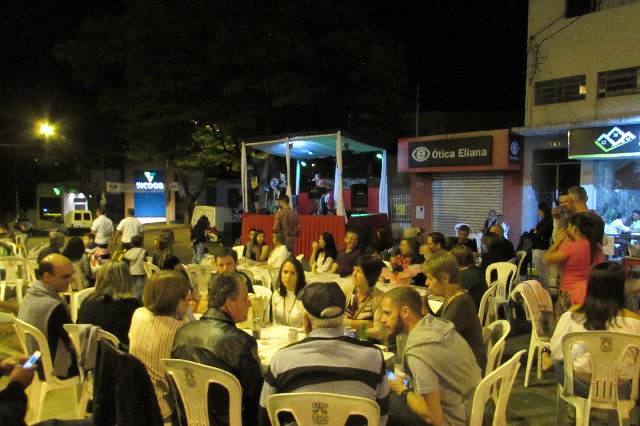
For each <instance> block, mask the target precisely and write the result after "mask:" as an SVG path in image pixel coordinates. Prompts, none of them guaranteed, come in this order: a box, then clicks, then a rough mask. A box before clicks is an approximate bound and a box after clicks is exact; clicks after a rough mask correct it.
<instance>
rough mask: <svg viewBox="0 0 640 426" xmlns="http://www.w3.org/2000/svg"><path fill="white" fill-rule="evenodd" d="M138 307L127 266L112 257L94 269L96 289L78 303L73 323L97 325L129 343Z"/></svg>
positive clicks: (123, 341) (121, 340)
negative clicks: (131, 327)
mask: <svg viewBox="0 0 640 426" xmlns="http://www.w3.org/2000/svg"><path fill="white" fill-rule="evenodd" d="M140 306H141V304H140V302H139V301H138V299H136V296H135V289H134V285H133V279H132V278H131V274H130V273H129V267H128V266H127V264H126V263H124V262H123V261H121V260H112V261H110V262H109V263H107V264H105V265H103V266H102V267H101V268H100V269H98V271H97V272H96V291H94V292H93V293H92V294H91V295H89V297H87V298H86V299H85V300H84V302H82V305H80V310H79V311H78V320H77V321H76V322H77V323H78V324H93V325H97V326H98V327H100V328H102V329H103V330H106V331H108V332H109V333H111V334H113V335H114V336H116V337H117V338H118V340H120V342H122V343H124V344H127V345H128V344H129V328H130V326H131V317H132V316H133V313H134V312H135V310H136V309H138V308H139V307H140Z"/></svg>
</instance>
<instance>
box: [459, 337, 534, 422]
mask: <svg viewBox="0 0 640 426" xmlns="http://www.w3.org/2000/svg"><path fill="white" fill-rule="evenodd" d="M525 352H526V351H525V350H524V349H523V350H521V351H519V352H517V353H516V354H515V355H514V356H513V357H512V358H511V359H510V360H509V361H507V362H505V363H504V364H502V365H501V366H500V367H498V369H497V370H495V371H493V372H492V373H491V374H488V375H487V376H485V378H484V379H482V380H481V381H480V383H479V384H478V386H477V387H476V391H475V393H474V395H473V405H472V409H471V418H470V419H469V426H482V424H483V420H484V409H485V406H486V404H487V401H489V399H490V398H492V397H493V395H492V392H493V391H497V399H496V407H495V410H494V413H493V421H492V422H491V424H492V425H493V426H506V425H507V415H506V411H507V404H508V403H509V396H511V389H512V388H513V382H514V381H515V380H516V376H517V374H518V370H519V369H520V358H521V357H522V354H523V353H525Z"/></svg>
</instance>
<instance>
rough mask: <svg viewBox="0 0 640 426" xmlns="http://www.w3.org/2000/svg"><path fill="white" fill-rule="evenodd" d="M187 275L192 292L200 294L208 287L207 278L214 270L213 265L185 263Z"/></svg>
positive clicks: (209, 277)
mask: <svg viewBox="0 0 640 426" xmlns="http://www.w3.org/2000/svg"><path fill="white" fill-rule="evenodd" d="M186 269H187V276H188V277H189V281H191V287H193V294H197V295H202V294H204V293H205V292H206V291H207V290H208V288H209V280H211V276H212V275H213V274H214V273H215V272H216V266H215V265H205V264H199V265H187V268H186Z"/></svg>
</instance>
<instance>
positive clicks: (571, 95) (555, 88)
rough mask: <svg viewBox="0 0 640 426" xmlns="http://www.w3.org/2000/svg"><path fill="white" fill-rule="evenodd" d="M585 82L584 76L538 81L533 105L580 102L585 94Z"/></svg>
mask: <svg viewBox="0 0 640 426" xmlns="http://www.w3.org/2000/svg"><path fill="white" fill-rule="evenodd" d="M586 81H587V80H586V76H584V75H575V76H572V77H564V78H556V79H554V80H545V81H538V82H536V84H535V104H536V105H548V104H558V103H562V102H572V101H581V100H583V99H584V98H585V96H586V93H587V90H586Z"/></svg>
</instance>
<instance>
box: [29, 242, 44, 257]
mask: <svg viewBox="0 0 640 426" xmlns="http://www.w3.org/2000/svg"><path fill="white" fill-rule="evenodd" d="M48 245H49V243H42V244H39V245H37V246H35V247H31V250H29V253H28V257H30V258H32V259H36V258H37V257H38V255H39V254H40V252H41V251H42V249H43V248H45V247H46V246H48Z"/></svg>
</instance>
